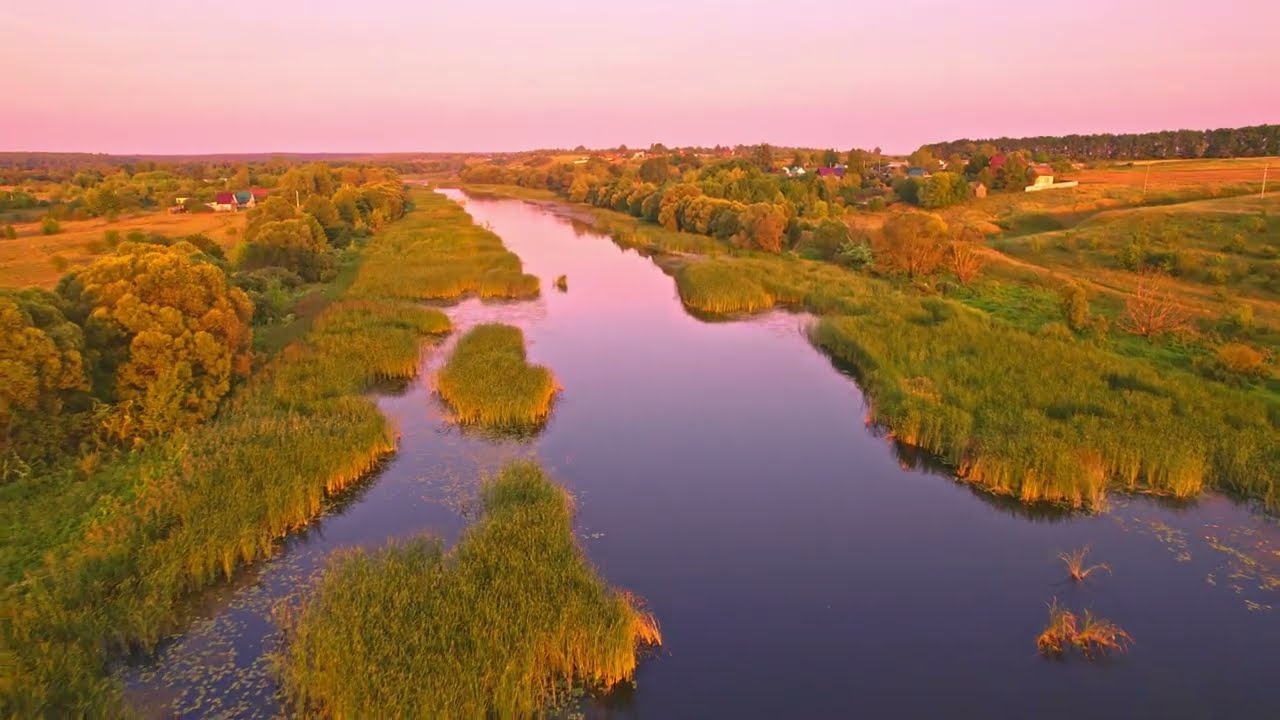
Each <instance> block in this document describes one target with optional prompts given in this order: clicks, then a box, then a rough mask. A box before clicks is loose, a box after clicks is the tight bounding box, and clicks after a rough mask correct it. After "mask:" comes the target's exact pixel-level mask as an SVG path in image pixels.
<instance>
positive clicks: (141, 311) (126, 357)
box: [59, 242, 253, 440]
mask: <svg viewBox="0 0 1280 720" xmlns="http://www.w3.org/2000/svg"><path fill="white" fill-rule="evenodd" d="M59 292H60V293H61V294H62V295H63V297H64V298H65V299H66V300H67V301H68V303H69V304H70V305H72V306H74V307H76V308H78V312H79V314H80V315H82V316H83V317H84V318H85V320H84V327H85V335H86V350H87V351H88V354H89V355H90V356H91V360H92V362H93V363H94V365H95V375H96V377H97V378H98V379H99V382H100V384H101V385H102V386H103V389H104V390H105V392H104V393H103V394H104V395H105V397H106V399H109V400H114V401H117V402H118V403H119V404H118V406H117V407H116V412H115V414H114V417H113V421H112V429H113V430H114V432H115V433H116V434H117V435H119V436H120V437H121V438H125V439H134V440H137V439H141V438H146V437H150V436H154V435H157V434H160V433H165V432H170V431H172V430H174V429H175V428H181V427H186V426H189V425H192V424H194V423H197V422H200V421H201V420H204V419H206V418H208V417H209V416H211V415H212V414H213V412H214V410H216V409H217V406H218V401H219V400H221V399H222V397H223V396H224V395H226V393H227V391H228V390H229V389H230V388H231V380H232V378H233V377H235V376H237V375H241V376H242V375H245V374H247V373H248V371H249V361H250V346H249V345H250V334H251V333H250V329H249V320H250V318H251V317H252V316H253V306H252V304H251V303H250V302H249V299H248V297H247V296H246V295H245V294H244V292H242V291H241V290H240V289H238V288H234V287H230V286H229V285H228V284H227V277H226V274H225V273H224V272H223V271H222V269H221V268H219V267H218V266H217V265H215V264H213V263H211V262H209V261H208V258H207V257H206V256H205V255H204V254H203V253H201V252H200V250H199V249H198V248H196V247H195V246H194V245H191V244H190V243H186V242H178V243H175V244H173V245H171V246H163V245H153V244H142V243H130V242H126V243H122V244H121V245H120V246H119V247H118V248H117V250H116V254H114V255H109V256H106V257H102V258H99V259H98V260H97V261H95V262H94V263H93V264H92V265H90V266H89V267H87V268H85V269H84V270H81V271H79V272H78V273H76V274H74V275H72V276H69V277H68V278H67V279H66V280H65V281H64V282H63V283H62V284H61V285H60V286H59Z"/></svg>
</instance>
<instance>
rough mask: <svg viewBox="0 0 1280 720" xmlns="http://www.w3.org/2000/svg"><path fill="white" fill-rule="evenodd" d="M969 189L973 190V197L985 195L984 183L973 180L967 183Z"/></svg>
mask: <svg viewBox="0 0 1280 720" xmlns="http://www.w3.org/2000/svg"><path fill="white" fill-rule="evenodd" d="M969 190H970V191H972V192H973V196H974V197H975V198H984V197H986V196H987V186H986V184H985V183H980V182H978V181H976V180H975V181H973V182H971V183H969Z"/></svg>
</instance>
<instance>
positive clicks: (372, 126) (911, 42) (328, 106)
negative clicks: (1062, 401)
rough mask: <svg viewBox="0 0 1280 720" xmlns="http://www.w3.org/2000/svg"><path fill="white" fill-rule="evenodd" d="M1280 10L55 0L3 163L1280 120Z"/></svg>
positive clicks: (20, 58) (808, 142)
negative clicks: (11, 156) (55, 153)
mask: <svg viewBox="0 0 1280 720" xmlns="http://www.w3.org/2000/svg"><path fill="white" fill-rule="evenodd" d="M1278 29H1280V2H1276V1H1275V0H1224V2H1219V3H1206V2H1204V1H1203V0H1197V1H1196V2H1191V1H1189V0H1075V1H1073V2H1029V1H1022V2H1009V1H1005V0H970V1H969V2H942V1H930V0H892V1H891V2H867V3H855V2H831V1H830V0H825V1H819V0H786V1H783V2H769V3H756V2H749V1H748V2H743V1H741V0H739V1H736V2H731V1H729V0H705V1H703V0H648V2H643V3H633V2H628V3H614V2H607V1H604V0H550V1H546V2H523V1H516V0H505V1H501V0H465V1H464V0H454V1H452V2H440V1H439V0H416V1H415V0H403V1H397V0H360V1H359V2H341V3H338V2H320V1H319V0H312V1H305V2H304V1H302V0H270V1H269V2H223V3H215V2H207V1H204V2H198V3H197V2H186V1H185V0H167V1H166V2H154V1H152V0H124V1H123V2H100V1H97V0H93V1H90V0H74V1H72V0H43V1H42V2H21V3H12V4H11V5H10V6H8V7H6V8H5V10H3V11H0V38H3V40H0V67H3V68H4V82H3V98H4V100H5V102H4V105H3V107H0V150H61V151H92V152H112V153H126V152H128V153H133V152H141V153H210V152H266V151H300V152H306V151H311V152H320V151H327V152H340V151H352V152H355V151H426V150H513V149H522V148H533V147H572V146H575V145H578V144H580V143H581V144H585V145H588V146H592V147H605V146H613V145H617V144H619V143H625V144H627V145H631V146H637V147H639V146H645V147H647V146H648V145H649V144H650V143H653V142H663V143H666V144H668V145H688V144H700V145H714V144H717V143H720V144H736V143H756V142H762V141H763V142H770V143H774V144H779V145H805V146H823V147H825V146H833V147H837V148H841V149H847V148H849V147H853V146H861V147H867V148H870V147H872V146H876V145H879V146H881V147H883V148H884V149H885V150H886V151H890V152H906V151H910V150H912V149H914V148H915V147H917V146H919V145H920V144H922V143H925V142H932V141H938V140H945V139H951V138H957V137H990V136H998V135H1030V134H1057V133H1068V132H1102V131H1113V132H1123V131H1137V130H1156V129H1166V128H1179V127H1191V128H1206V127H1221V126H1239V125H1253V124H1259V123H1268V122H1271V123H1274V122H1280V54H1277V39H1276V32H1277V30H1278Z"/></svg>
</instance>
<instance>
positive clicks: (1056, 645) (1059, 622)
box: [1036, 598, 1133, 660]
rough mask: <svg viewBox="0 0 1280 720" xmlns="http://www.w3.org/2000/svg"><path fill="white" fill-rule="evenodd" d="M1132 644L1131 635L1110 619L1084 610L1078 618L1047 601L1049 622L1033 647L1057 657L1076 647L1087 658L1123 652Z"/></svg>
mask: <svg viewBox="0 0 1280 720" xmlns="http://www.w3.org/2000/svg"><path fill="white" fill-rule="evenodd" d="M1132 644H1133V636H1132V635H1130V634H1129V633H1128V632H1126V631H1125V630H1124V629H1123V628H1121V627H1120V626H1119V625H1116V624H1115V623H1113V622H1111V621H1110V620H1105V619H1103V618H1100V617H1098V616H1096V615H1094V614H1093V613H1092V612H1091V611H1089V610H1085V611H1084V618H1083V619H1081V618H1080V617H1079V616H1077V615H1076V614H1075V613H1073V612H1071V611H1070V610H1068V609H1067V608H1064V607H1062V606H1061V605H1059V604H1058V599H1057V598H1054V599H1053V602H1051V603H1049V623H1048V624H1047V625H1046V626H1045V628H1044V630H1042V631H1041V632H1040V634H1039V635H1038V636H1037V637H1036V649H1037V650H1039V651H1040V654H1041V655H1044V656H1045V657H1053V658H1060V657H1062V656H1064V655H1065V654H1066V653H1067V652H1068V651H1069V650H1071V649H1072V648H1075V649H1077V650H1079V651H1080V653H1081V654H1082V655H1084V656H1085V657H1086V658H1088V659H1090V660H1094V659H1097V658H1099V657H1102V656H1104V655H1107V654H1109V653H1112V652H1125V651H1127V650H1128V649H1129V646H1130V645H1132Z"/></svg>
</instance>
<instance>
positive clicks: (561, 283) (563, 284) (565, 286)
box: [556, 275, 569, 292]
mask: <svg viewBox="0 0 1280 720" xmlns="http://www.w3.org/2000/svg"><path fill="white" fill-rule="evenodd" d="M556 289H557V290H559V291H560V292H568V290H569V276H567V275H561V276H560V277H558V278H556Z"/></svg>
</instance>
